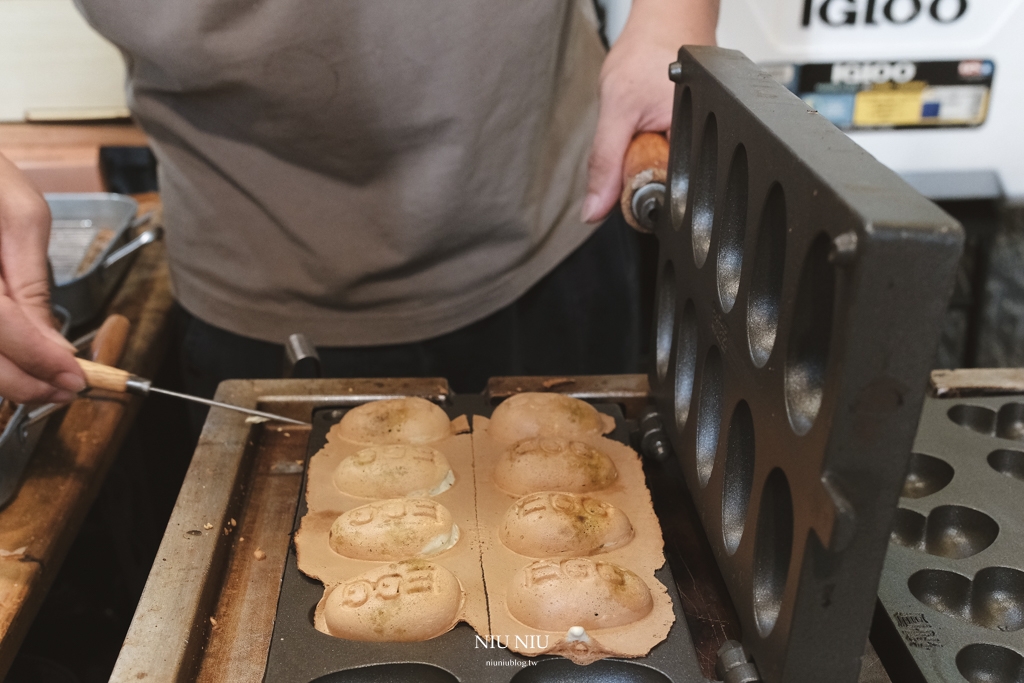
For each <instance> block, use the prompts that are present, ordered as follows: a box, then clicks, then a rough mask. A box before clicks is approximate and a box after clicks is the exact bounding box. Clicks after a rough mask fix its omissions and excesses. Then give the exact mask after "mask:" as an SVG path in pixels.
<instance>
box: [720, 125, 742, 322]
mask: <svg viewBox="0 0 1024 683" xmlns="http://www.w3.org/2000/svg"><path fill="white" fill-rule="evenodd" d="M718 231H719V235H718V274H717V275H718V277H717V279H718V303H719V304H720V305H721V306H722V310H723V311H724V312H726V313H728V312H729V311H731V310H732V307H733V305H734V304H735V303H736V295H737V294H739V291H740V272H741V270H742V268H743V240H744V238H745V237H746V234H747V150H746V148H745V147H744V146H743V145H737V146H736V151H735V152H733V155H732V162H731V163H730V164H729V179H728V180H727V181H726V186H725V204H724V206H723V207H722V222H721V225H720V227H719V228H718Z"/></svg>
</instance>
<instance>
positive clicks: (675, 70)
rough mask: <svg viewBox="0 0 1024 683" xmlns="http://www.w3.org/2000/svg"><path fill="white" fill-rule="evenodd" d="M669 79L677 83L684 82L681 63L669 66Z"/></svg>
mask: <svg viewBox="0 0 1024 683" xmlns="http://www.w3.org/2000/svg"><path fill="white" fill-rule="evenodd" d="M668 77H669V78H670V79H671V80H672V81H674V82H676V83H680V82H682V80H683V65H682V63H681V62H672V63H671V64H669V65H668Z"/></svg>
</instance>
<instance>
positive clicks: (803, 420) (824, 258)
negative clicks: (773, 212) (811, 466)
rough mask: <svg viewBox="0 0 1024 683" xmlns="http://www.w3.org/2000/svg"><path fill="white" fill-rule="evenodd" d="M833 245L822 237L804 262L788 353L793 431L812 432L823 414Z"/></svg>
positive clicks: (833, 278) (787, 379)
mask: <svg viewBox="0 0 1024 683" xmlns="http://www.w3.org/2000/svg"><path fill="white" fill-rule="evenodd" d="M831 245H832V241H831V240H830V239H829V237H828V235H827V234H825V233H820V234H819V235H818V236H817V237H816V238H815V239H814V242H813V243H812V244H811V248H810V250H809V251H808V252H807V257H806V258H805V259H804V266H803V270H802V271H801V273H800V282H799V285H798V287H797V293H796V305H795V307H794V310H793V321H792V322H791V323H790V328H789V342H788V347H789V348H788V349H787V353H786V371H785V387H786V408H787V412H788V413H789V424H790V426H791V427H792V428H793V431H794V432H796V433H797V434H800V435H803V434H806V433H807V432H809V431H810V429H811V426H812V425H813V424H814V418H816V417H817V416H818V411H819V410H821V399H822V396H823V394H824V391H825V369H826V368H827V367H828V352H829V346H830V342H831V339H832V308H833V303H834V301H835V288H836V274H835V268H833V266H832V264H831V263H829V262H828V253H829V248H830V247H831Z"/></svg>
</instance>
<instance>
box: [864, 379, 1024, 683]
mask: <svg viewBox="0 0 1024 683" xmlns="http://www.w3.org/2000/svg"><path fill="white" fill-rule="evenodd" d="M1021 500H1024V397H1022V396H1004V397H986V398H962V399H961V398H942V399H938V398H928V399H926V400H925V404H924V410H923V412H922V415H921V422H920V425H919V427H918V433H917V438H916V440H915V442H914V454H913V455H912V457H911V460H910V470H909V472H908V476H907V480H906V484H905V485H904V487H903V494H902V497H901V498H900V506H899V509H898V510H897V515H896V521H895V525H894V528H893V531H892V534H891V536H890V545H889V552H888V555H887V556H886V561H885V569H884V571H883V574H882V582H881V585H880V586H879V607H878V610H877V613H876V620H875V627H874V630H875V637H874V641H875V646H876V648H877V649H878V650H879V652H880V654H882V655H883V659H885V660H886V664H887V667H891V668H893V669H895V670H896V671H898V672H899V675H897V674H896V673H894V674H893V675H894V678H893V680H900V681H908V682H912V683H918V682H921V681H928V682H930V683H931V682H935V683H938V682H940V681H941V682H942V683H947V682H950V683H951V682H954V681H955V682H956V683H963V682H964V681H968V682H969V683H1024V506H1021V505H1020V501H1021Z"/></svg>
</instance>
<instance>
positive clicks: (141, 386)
mask: <svg viewBox="0 0 1024 683" xmlns="http://www.w3.org/2000/svg"><path fill="white" fill-rule="evenodd" d="M75 360H77V361H78V365H79V366H80V367H81V368H82V371H83V372H84V373H85V381H86V383H87V384H88V385H89V388H91V389H106V390H107V391H114V392H118V393H128V394H136V395H138V396H145V395H147V394H149V393H152V392H156V393H158V394H165V395H167V396H173V397H175V398H181V399H185V400H186V401H195V402H196V403H202V404H203V405H207V406H212V407H214V408H227V409H228V410H234V411H237V412H239V413H245V414H246V415H252V416H255V417H262V418H264V419H267V420H276V421H278V422H287V423H289V424H296V425H303V426H309V423H308V422H303V421H301V420H293V419H292V418H290V417H284V416H282V415H275V414H274V413H267V412H264V411H262V410H253V409H252V408H243V407H241V406H236V405H231V404H230V403H222V402H220V401H211V400H210V399H207V398H199V397H198V396H191V395H189V394H181V393H178V392H177V391H169V390H167V389H159V388H157V387H154V386H153V383H152V382H151V381H149V380H148V379H143V378H142V377H137V376H136V375H133V374H131V373H130V372H128V371H126V370H121V369H119V368H113V367H110V366H109V365H103V364H102V363H94V362H93V361H91V360H85V359H84V358H76V359H75Z"/></svg>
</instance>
